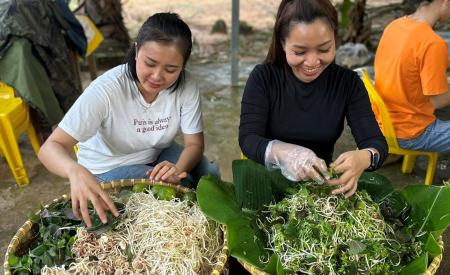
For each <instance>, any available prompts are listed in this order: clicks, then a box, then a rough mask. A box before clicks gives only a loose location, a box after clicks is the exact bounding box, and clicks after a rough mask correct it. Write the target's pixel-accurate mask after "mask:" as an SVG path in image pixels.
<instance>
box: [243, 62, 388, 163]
mask: <svg viewBox="0 0 450 275" xmlns="http://www.w3.org/2000/svg"><path fill="white" fill-rule="evenodd" d="M344 119H347V123H348V125H349V126H350V128H351V131H352V135H353V137H354V139H355V141H356V144H357V146H358V148H360V149H363V148H370V147H372V148H376V149H377V150H378V152H379V153H380V160H379V162H378V167H380V166H381V164H382V163H383V162H384V160H385V159H386V157H387V154H388V146H387V143H386V140H385V138H384V136H383V134H382V133H381V131H380V128H379V126H378V124H377V122H376V120H375V116H374V114H373V112H372V109H371V105H370V101H369V97H368V94H367V91H366V89H365V87H364V84H363V83H362V81H361V80H360V78H359V76H358V75H357V73H355V72H353V71H352V70H349V69H345V68H342V67H340V66H338V65H336V64H334V63H332V64H330V65H329V66H328V67H327V68H326V69H325V70H324V71H323V72H322V73H321V74H320V76H319V77H318V78H317V79H315V80H314V81H312V82H309V83H305V82H302V81H301V80H299V79H298V78H297V77H296V76H295V75H294V74H293V72H292V70H291V69H285V68H283V67H278V66H275V65H271V64H262V65H257V66H256V67H255V68H254V69H253V71H252V73H251V74H250V76H249V78H248V80H247V84H246V86H245V90H244V94H243V97H242V103H241V121H240V125H239V145H240V147H241V150H242V152H243V153H244V154H245V155H246V156H247V157H248V158H250V159H252V160H255V161H257V162H259V163H261V164H264V154H265V150H266V147H267V144H268V143H269V141H271V140H273V139H278V140H280V141H283V142H287V143H293V144H297V145H300V146H303V147H307V148H309V149H311V150H312V151H314V153H315V154H316V155H317V156H318V157H320V158H322V159H324V160H325V162H326V163H327V164H330V163H331V161H332V156H333V150H334V144H335V143H336V141H337V139H338V138H339V136H340V135H341V134H342V131H343V129H344ZM378 167H377V168H378Z"/></svg>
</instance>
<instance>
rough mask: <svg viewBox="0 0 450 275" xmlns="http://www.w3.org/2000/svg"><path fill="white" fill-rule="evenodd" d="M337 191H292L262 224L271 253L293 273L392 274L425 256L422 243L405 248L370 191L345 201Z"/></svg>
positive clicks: (265, 212)
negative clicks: (403, 265)
mask: <svg viewBox="0 0 450 275" xmlns="http://www.w3.org/2000/svg"><path fill="white" fill-rule="evenodd" d="M331 190H332V188H330V187H329V186H324V185H316V184H315V183H311V182H309V183H304V184H302V185H299V186H298V187H297V188H290V189H289V190H288V195H287V196H286V197H285V198H284V199H283V200H282V201H280V202H278V203H273V204H270V205H269V206H268V207H267V210H263V211H262V213H261V214H262V215H260V218H259V219H258V220H257V221H258V222H259V228H260V229H261V230H263V231H264V232H265V233H266V234H265V235H266V237H267V238H268V242H267V245H268V249H269V250H271V251H273V252H274V253H275V254H276V255H277V256H278V258H279V260H280V262H281V265H282V266H283V269H284V270H285V271H286V272H287V273H295V272H301V273H304V274H336V273H337V274H344V273H347V272H350V273H373V274H392V273H394V272H398V271H399V267H401V266H402V264H405V263H408V262H409V261H411V260H413V259H415V258H416V257H418V256H419V255H420V254H421V252H422V251H421V246H420V242H417V241H415V240H412V241H411V242H402V240H400V239H398V238H397V236H396V235H395V230H394V228H393V227H392V226H391V225H389V224H388V223H386V222H385V221H384V219H383V217H382V215H381V213H380V209H379V207H378V204H376V203H375V202H373V201H372V199H371V198H370V196H369V194H368V193H367V192H366V191H360V192H356V193H355V195H354V196H352V197H350V198H348V199H345V198H344V197H343V196H342V195H332V194H331Z"/></svg>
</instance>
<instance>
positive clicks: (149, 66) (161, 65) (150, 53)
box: [135, 41, 184, 102]
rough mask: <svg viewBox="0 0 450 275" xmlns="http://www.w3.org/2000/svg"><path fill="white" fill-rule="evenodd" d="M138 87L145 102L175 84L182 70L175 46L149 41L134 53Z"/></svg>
mask: <svg viewBox="0 0 450 275" xmlns="http://www.w3.org/2000/svg"><path fill="white" fill-rule="evenodd" d="M135 59H136V75H137V78H138V80H139V83H138V87H139V91H140V92H141V94H142V95H143V96H144V98H145V100H146V101H147V102H153V101H154V100H155V98H156V97H157V96H158V94H159V93H160V92H161V91H162V90H165V89H167V88H169V87H170V86H172V84H174V83H175V81H177V79H178V77H179V76H180V74H181V71H182V70H183V65H184V58H183V55H182V54H181V52H180V50H179V49H178V47H177V46H176V45H175V44H163V43H158V42H155V41H149V42H145V43H144V44H142V46H141V47H140V48H139V49H137V53H136V58H135Z"/></svg>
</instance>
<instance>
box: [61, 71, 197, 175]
mask: <svg viewBox="0 0 450 275" xmlns="http://www.w3.org/2000/svg"><path fill="white" fill-rule="evenodd" d="M125 71H126V65H119V66H117V67H115V68H113V69H111V70H109V71H107V72H105V73H104V74H103V75H101V76H100V77H98V78H97V79H96V80H94V81H93V82H92V83H91V84H90V85H89V86H88V87H87V88H86V90H85V91H84V92H83V93H82V94H81V96H80V97H79V98H78V99H77V101H76V102H75V103H74V105H73V106H72V107H71V108H70V110H69V111H68V112H67V114H66V115H65V116H64V118H63V120H62V121H61V122H60V123H59V125H58V126H59V127H60V128H62V129H63V130H64V131H65V132H67V133H68V134H69V135H70V136H72V137H73V138H74V139H76V140H78V141H79V143H78V149H79V150H78V156H77V157H78V163H80V164H81V165H83V166H84V167H86V168H87V169H88V170H89V171H91V172H92V173H93V174H100V173H104V172H107V171H109V170H111V169H114V168H117V167H120V166H124V165H132V164H148V163H151V162H153V161H155V160H156V159H157V157H158V156H159V154H160V153H161V151H162V150H163V149H164V148H167V147H169V146H170V145H171V143H172V142H173V140H174V138H175V135H176V134H177V132H178V129H179V128H181V131H182V133H184V134H196V133H200V132H202V131H203V123H202V114H201V110H200V94H199V90H198V87H197V85H196V83H195V81H193V79H192V77H190V75H189V73H186V79H185V80H186V81H185V82H184V85H182V87H181V88H178V89H177V90H176V91H173V92H170V89H169V90H163V91H161V92H160V93H159V95H158V96H157V98H156V99H155V101H153V102H152V103H147V102H146V101H145V100H144V97H143V96H142V95H141V93H140V92H139V90H138V87H137V86H136V83H135V82H134V81H133V80H132V79H130V78H129V77H128V76H127V75H126V73H125Z"/></svg>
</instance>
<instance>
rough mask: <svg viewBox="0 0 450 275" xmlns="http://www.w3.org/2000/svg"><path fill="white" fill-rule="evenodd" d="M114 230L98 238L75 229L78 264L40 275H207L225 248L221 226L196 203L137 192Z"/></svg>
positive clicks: (50, 270)
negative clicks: (163, 199)
mask: <svg viewBox="0 0 450 275" xmlns="http://www.w3.org/2000/svg"><path fill="white" fill-rule="evenodd" d="M124 215H125V216H124V218H123V219H122V220H121V221H120V223H119V224H118V225H117V227H116V228H115V230H112V231H111V230H110V231H108V232H106V233H104V234H102V235H101V236H100V237H99V236H96V235H95V234H93V233H89V232H87V231H86V229H84V228H79V229H78V231H77V240H76V241H75V243H74V244H73V247H72V251H73V253H74V254H75V256H76V262H75V263H72V264H71V265H70V266H69V268H68V269H67V270H65V271H61V270H60V269H58V268H57V267H55V268H48V267H44V268H43V269H42V270H41V272H42V274H133V273H134V274H136V273H140V274H209V273H210V272H211V271H212V268H213V266H214V265H215V264H216V262H217V260H218V259H217V258H218V255H219V254H220V251H221V249H222V246H223V241H222V235H221V234H222V233H221V229H220V227H219V225H218V224H217V223H215V222H212V221H208V220H207V219H206V217H205V216H204V214H203V213H202V212H201V211H200V209H199V207H198V206H197V205H195V204H194V205H192V204H190V203H189V202H187V201H179V199H173V200H171V201H162V200H157V199H156V198H154V197H153V195H152V194H147V193H134V194H132V195H131V196H130V198H129V200H128V203H127V205H126V208H125V214H124Z"/></svg>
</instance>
